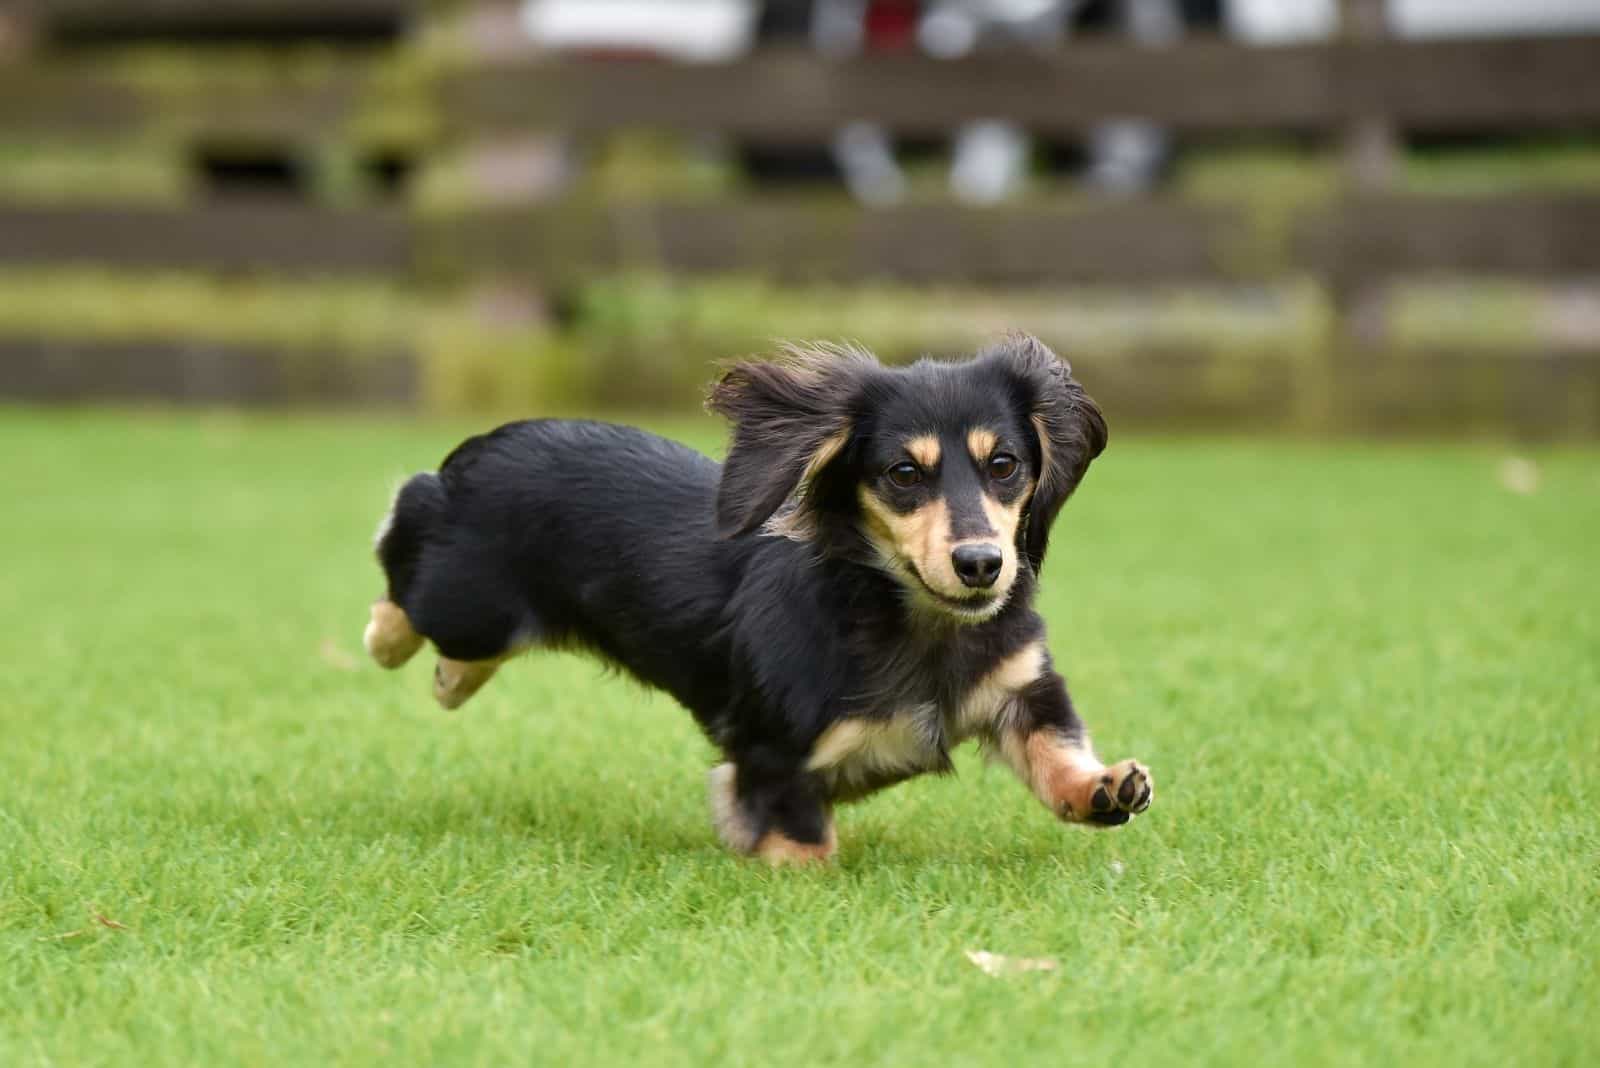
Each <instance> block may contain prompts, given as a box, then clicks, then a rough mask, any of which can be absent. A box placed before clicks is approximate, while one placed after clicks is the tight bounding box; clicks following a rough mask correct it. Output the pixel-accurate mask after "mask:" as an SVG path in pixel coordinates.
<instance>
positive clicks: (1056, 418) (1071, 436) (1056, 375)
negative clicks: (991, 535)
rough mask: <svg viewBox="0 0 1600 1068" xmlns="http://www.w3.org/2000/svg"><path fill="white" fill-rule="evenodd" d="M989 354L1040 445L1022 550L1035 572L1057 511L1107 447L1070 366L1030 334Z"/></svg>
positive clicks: (1100, 420) (1102, 425) (1100, 422)
mask: <svg viewBox="0 0 1600 1068" xmlns="http://www.w3.org/2000/svg"><path fill="white" fill-rule="evenodd" d="M987 355H988V356H989V357H990V358H991V359H996V360H1000V361H1002V362H1003V363H1004V365H1005V366H1006V368H1007V370H1008V371H1009V372H1010V374H1011V375H1012V377H1013V381H1014V383H1015V386H1016V395H1017V398H1018V401H1019V403H1020V405H1021V407H1022V409H1023V414H1024V415H1025V416H1026V417H1027V419H1028V422H1029V424H1030V425H1031V426H1032V427H1033V432H1034V434H1035V435H1036V437H1037V439H1038V446H1039V485H1038V487H1037V488H1036V489H1035V490H1034V493H1033V501H1032V502H1031V503H1030V504H1029V505H1028V514H1027V518H1026V523H1025V526H1024V529H1023V545H1022V549H1023V552H1024V553H1025V555H1026V556H1027V558H1028V562H1029V563H1030V564H1032V565H1033V570H1034V572H1035V573H1037V572H1038V571H1039V569H1040V568H1041V567H1043V566H1044V551H1045V547H1046V546H1047V545H1048V543H1049V541H1050V527H1051V524H1053V523H1054V522H1055V520H1056V513H1058V512H1060V511H1061V506H1062V505H1064V504H1066V503H1067V498H1068V497H1070V496H1072V491H1073V490H1075V489H1077V488H1078V483H1079V482H1080V481H1082V480H1083V475H1084V472H1085V471H1087V470H1088V469H1089V462H1090V461H1091V460H1093V459H1094V458H1095V457H1096V456H1099V455H1100V453H1101V452H1102V451H1103V450H1104V449H1105V447H1106V421H1105V417H1104V416H1102V415H1101V414H1100V408H1099V406H1098V405H1096V404H1095V402H1094V401H1092V400H1090V399H1089V395H1088V394H1087V393H1085V392H1084V391H1083V387H1082V386H1080V385H1078V383H1077V381H1076V380H1075V379H1074V378H1073V377H1072V368H1070V367H1069V366H1067V362H1066V361H1065V360H1063V359H1061V357H1059V356H1057V355H1056V354H1055V353H1053V352H1051V351H1050V349H1049V348H1047V347H1046V346H1045V345H1044V343H1043V342H1041V341H1040V340H1039V339H1038V338H1035V337H1033V336H1031V335H1028V334H1012V335H1010V336H1008V337H1007V338H1006V339H1005V341H1003V342H1001V343H1000V344H999V345H998V346H996V347H995V348H994V349H991V350H990V351H989V352H988V353H987Z"/></svg>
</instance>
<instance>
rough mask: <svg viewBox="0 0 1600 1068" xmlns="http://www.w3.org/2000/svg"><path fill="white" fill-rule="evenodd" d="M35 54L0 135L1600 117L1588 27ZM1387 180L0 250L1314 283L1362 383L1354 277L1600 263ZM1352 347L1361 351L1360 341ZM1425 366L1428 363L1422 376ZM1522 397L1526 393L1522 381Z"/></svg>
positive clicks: (1547, 223)
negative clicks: (1059, 43) (332, 52)
mask: <svg viewBox="0 0 1600 1068" xmlns="http://www.w3.org/2000/svg"><path fill="white" fill-rule="evenodd" d="M164 2H165V0H164ZM363 4H365V6H367V7H370V8H371V9H372V10H378V9H383V10H385V11H392V10H396V9H399V8H402V7H408V5H403V4H398V3H391V4H385V3H383V2H382V0H370V2H368V0H360V2H359V3H358V6H362V5H363ZM83 6H84V5H79V7H83ZM102 6H104V5H102ZM113 6H115V5H113ZM137 6H138V5H137V4H132V5H130V10H131V8H132V7H137ZM169 6H170V5H169ZM183 6H184V5H183V4H181V3H179V4H177V5H176V8H177V9H181V8H183ZM190 6H192V7H193V8H194V10H195V11H206V10H211V9H208V8H207V7H206V5H203V4H201V5H190ZM246 6H249V5H248V4H247V5H246ZM334 6H337V5H334ZM1353 6H1358V7H1359V6H1361V4H1360V3H1359V2H1358V3H1356V4H1355V5H1353ZM257 7H258V8H259V9H260V10H266V9H267V8H268V5H265V4H260V5H257ZM71 9H73V5H72V4H70V3H69V4H66V5H65V7H64V8H63V10H66V11H68V13H69V14H70V13H71ZM305 9H306V10H307V11H313V10H324V11H325V10H327V9H326V8H319V7H318V5H305ZM282 10H288V9H282ZM302 14H303V12H302ZM63 17H66V16H63ZM39 55H40V56H41V57H44V58H37V59H33V58H29V57H27V56H26V55H24V57H23V58H21V59H19V60H15V61H13V62H11V63H10V64H6V63H4V62H0V135H3V134H5V133H7V132H15V131H33V132H36V131H39V130H55V131H66V132H67V133H69V134H70V135H71V136H74V137H79V138H85V137H87V138H94V137H102V136H111V135H117V136H125V135H126V134H127V132H128V131H129V130H130V129H142V128H157V127H159V128H161V129H163V130H166V131H167V132H168V134H169V135H171V136H176V137H177V138H179V139H181V138H184V137H190V138H200V137H208V136H215V135H217V134H219V133H232V134H236V135H240V136H245V135H248V136H250V137H253V138H256V139H260V138H263V137H267V138H272V137H277V138H284V139H290V140H298V141H303V142H307V143H322V142H325V141H326V140H328V139H329V138H336V137H341V136H347V135H351V131H353V130H361V129H363V128H364V126H363V116H365V115H368V114H371V113H375V112H382V111H384V110H385V109H386V108H389V107H391V106H392V107H394V108H396V109H401V110H403V111H404V112H405V113H406V114H407V116H408V117H409V118H408V122H407V124H406V127H405V128H406V129H407V130H408V131H410V134H409V136H411V137H413V138H414V139H415V140H414V141H413V142H412V143H411V144H410V145H408V149H409V150H412V151H416V152H419V153H428V152H433V151H436V150H440V149H460V148H462V147H464V146H470V145H472V144H475V143H482V142H492V141H495V140H497V139H501V138H505V137H508V136H522V135H525V134H528V133H559V134H562V135H566V136H570V137H573V138H576V139H578V140H580V141H582V140H586V139H595V138H601V137H604V136H606V135H607V134H609V133H611V132H613V131H616V130H619V129H624V128H646V129H654V128H665V129H671V130H678V131H693V132H697V133H714V134H721V135H724V136H727V137H734V138H747V139H752V140H755V141H759V142H761V143H765V144H773V143H785V142H791V143H792V142H815V141H817V140H819V139H824V138H826V137H827V136H828V135H830V134H831V133H832V132H833V131H834V130H836V129H837V128H838V127H839V126H840V125H841V124H842V123H845V122H848V121H851V120H855V119H867V118H870V119H873V120H875V121H878V122H881V123H883V124H884V125H886V126H887V127H889V128H891V129H894V130H896V131H900V132H903V133H906V134H916V135H925V134H943V133H948V132H950V131H952V130H953V129H955V128H956V127H958V126H959V125H960V124H962V123H964V122H967V121H970V120H973V119H977V118H985V117H995V116H1000V117H1006V118H1010V119H1012V120H1015V121H1017V122H1019V123H1021V124H1022V125H1024V126H1025V127H1027V128H1029V129H1030V130H1033V131H1035V132H1038V133H1042V134H1063V135H1073V134H1078V133H1081V132H1083V131H1085V130H1087V129H1089V128H1091V127H1093V126H1094V125H1095V124H1097V123H1101V122H1104V121H1106V120H1107V119H1109V118H1142V119H1148V120H1151V121H1154V122H1157V123H1159V124H1161V125H1162V126H1165V127H1167V128H1170V129H1173V130H1176V131H1179V132H1200V133H1204V134H1206V135H1208V136H1210V135H1239V134H1245V135H1259V134H1268V133H1285V132H1288V133H1294V134H1297V135H1302V136H1303V135H1307V134H1310V135H1315V136H1319V137H1322V138H1324V139H1327V140H1329V141H1333V142H1345V143H1348V144H1349V145H1350V146H1352V147H1351V152H1352V158H1354V157H1355V155H1356V154H1357V153H1365V154H1366V156H1367V157H1370V156H1371V150H1372V145H1373V144H1374V138H1373V132H1374V131H1377V134H1378V137H1377V141H1376V143H1377V144H1378V145H1379V156H1380V157H1381V155H1382V152H1383V147H1382V143H1383V139H1384V138H1389V139H1391V141H1392V139H1394V138H1395V137H1397V136H1403V135H1404V134H1406V133H1408V132H1453V131H1481V132H1518V133H1521V132H1526V131H1530V130H1539V131H1553V132H1562V131H1594V130H1597V129H1600V37H1575V38H1549V39H1540V38H1531V39H1520V40H1452V41H1424V42H1418V41H1396V40H1388V39H1382V38H1375V37H1372V36H1370V35H1363V34H1359V33H1351V34H1348V35H1346V36H1344V37H1342V38H1341V39H1338V40H1335V41H1331V42H1327V43H1321V44H1314V45H1303V46H1293V47H1277V48H1255V47H1246V46H1243V45H1238V44H1232V43H1226V42H1222V41H1218V40H1197V41H1192V42H1184V43H1181V44H1179V45H1176V46H1174V47H1169V48H1161V49H1141V48H1133V47H1129V46H1125V45H1117V44H1110V43H1082V44H1076V43H1075V44H1073V45H1072V46H1071V47H1068V48H1064V49H1063V50H1061V51H1060V52H1058V53H1056V54H1052V55H1026V56H1020V55H980V56H976V57H972V58H969V59H962V60H956V61H943V60H935V59H930V58H925V57H920V56H913V55H904V56H884V57H872V58H870V59H860V60H853V61H844V62H841V61H830V60H827V59H824V58H821V57H819V56H816V55H813V54H801V53H798V52H781V51H780V52H763V53H757V54H755V55H752V56H750V57H749V58H746V59H741V60H739V61H736V62H732V63H727V64H720V65H710V66H690V65H672V64H657V63H604V64H594V63H575V62H551V61H549V60H545V59H540V58H538V57H535V56H532V55H528V54H523V53H520V52H518V51H517V50H515V49H512V50H509V51H502V53H501V54H499V55H496V56H492V57H487V56H479V57H466V58H463V57H459V56H458V57H457V58H456V60H455V61H453V62H443V63H434V64H432V65H427V66H426V73H425V74H417V73H416V72H415V71H414V70H413V71H411V72H410V73H409V74H408V75H407V76H405V77H396V76H394V75H393V73H392V72H387V73H386V72H385V71H383V70H382V69H380V67H379V65H378V64H375V63H372V62H370V61H369V60H363V61H352V62H351V63H348V64H336V65H332V66H331V67H328V68H326V69H321V70H319V71H317V72H314V73H313V74H309V75H308V74H307V73H306V72H304V71H299V72H297V73H296V74H294V75H293V76H292V77H291V76H290V75H288V74H285V75H284V76H283V77H282V78H280V79H275V78H272V77H267V78H259V77H258V78H253V79H248V78H247V79H240V78H234V77H230V76H228V75H227V73H226V72H225V71H222V70H217V71H212V72H210V73H206V72H205V71H204V70H203V69H202V71H201V73H200V74H198V75H192V76H191V77H190V79H189V81H188V82H187V83H186V91H185V92H182V93H181V94H176V95H175V94H174V91H173V90H172V89H171V88H170V87H160V86H152V85H150V84H148V83H146V82H142V81H140V80H139V79H138V78H137V77H135V76H132V75H128V74H126V73H123V72H119V71H117V70H94V69H90V68H87V67H83V66H78V67H74V66H71V65H70V63H71V61H70V60H69V61H56V60H53V59H50V58H48V52H47V51H45V52H41V53H39ZM208 79H210V80H209V81H208ZM369 125H370V124H369ZM378 126H379V127H380V128H381V127H382V124H378ZM174 131H175V133H174ZM1380 162H1381V160H1380ZM1390 170H1391V172H1392V168H1391V169H1390ZM1385 176H1386V171H1385V169H1384V168H1383V167H1381V166H1380V167H1378V168H1375V169H1374V168H1372V167H1370V166H1367V167H1361V166H1353V167H1352V169H1351V172H1350V179H1349V184H1348V186H1347V188H1346V189H1345V190H1344V191H1343V192H1341V193H1339V194H1337V195H1335V196H1333V197H1331V198H1320V199H1311V200H1303V201H1299V202H1290V203H1281V202H1276V201H1272V200H1263V199H1261V198H1257V197H1253V196H1252V195H1251V194H1250V191H1249V190H1243V191H1241V192H1240V195H1238V196H1237V197H1230V198H1228V199H1219V200H1214V201H1196V200H1193V199H1177V198H1173V197H1168V196H1161V195H1155V196H1149V197H1141V198H1137V199H1132V200H1119V199H1112V198H1099V199H1096V198H1083V197H1073V198H1071V199H1070V200H1065V201H1055V200H1046V201H1037V200H1028V201H1023V202H1019V203H1017V204H1010V205H1002V206H998V207H993V208H976V207H968V206H962V205H958V204H954V203H938V204H923V203H917V204H908V205H905V206H901V207H895V208H889V209H881V210H869V209H865V208H861V207H858V206H855V205H853V204H850V203H847V202H845V201H844V200H843V199H842V198H841V197H839V196H826V197H801V196H793V195H775V194H760V193H754V192H747V193H742V194H739V195H735V196H725V197H719V198H716V199H678V200H644V201H616V200H613V201H609V202H607V201H602V200H599V199H597V198H596V197H595V196H594V195H593V194H592V193H588V192H585V191H584V190H583V188H582V185H581V183H580V185H579V186H578V187H577V188H576V189H575V190H574V191H572V192H571V193H569V194H567V195H564V196H561V197H559V198H557V199H554V200H547V201H544V202H539V203H528V204H522V205H509V206H508V205H503V204H502V205H496V206H468V207H464V208H460V209H457V210H451V211H442V212H441V211H435V212H419V211H408V210H406V209H405V208H346V209H342V210H341V209H335V208H331V207H325V206H319V205H316V204H272V205H268V204H258V203H242V204H241V203H229V202H226V201H204V200H202V201H196V202H192V203H187V204H184V205H181V206H175V207H171V208H159V207H133V206H119V205H115V204H112V205H96V206H94V207H81V206H59V207H41V206H38V205H18V204H10V205H8V204H3V203H0V266H8V267H17V266H31V265H62V264H94V265H99V266H110V267H115V268H125V269H140V268H150V267H163V268H177V269H192V270H203V271H210V270H217V271H229V272H237V271H252V272H264V273H273V274H303V275H323V274H339V273H345V274H356V275H380V276H389V277H396V278H402V279H405V280H407V281H408V282H410V283H414V284H416V285H419V286H429V285H446V284H452V285H459V284H461V283H464V282H470V281H471V280H472V279H473V278H475V277H482V276H492V277H495V278H497V279H505V278H507V277H517V278H522V279H524V280H526V282H527V283H528V284H530V285H535V286H539V287H542V288H545V289H554V288H560V287H563V286H566V285H570V284H573V283H575V282H577V281H580V280H581V279H582V278H584V277H586V276H589V275H593V274H595V273H597V272H605V271H613V270H617V269H622V268H634V267H652V268H659V269H663V270H667V271H671V272H674V273H681V274H722V273H728V272H754V273H758V274H761V275H765V276H770V277H773V278H776V279H779V280H783V281H811V280H834V281H838V280H858V279H873V278H883V279H897V280H904V281H909V282H918V283H922V282H930V283H931V282H961V283H971V284H976V285H991V286H1028V285H1040V284H1057V283H1106V284H1115V285H1129V286H1144V285H1150V284H1156V283H1162V284H1164V283H1179V284H1183V283H1201V284H1209V283H1218V282H1221V283H1230V282H1240V281H1262V280H1273V279H1278V278H1284V277H1306V276H1309V277H1313V278H1317V279H1320V280H1322V281H1323V282H1324V283H1325V284H1326V286H1327V287H1328V290H1329V291H1330V292H1331V293H1333V294H1334V295H1335V297H1336V301H1335V304H1336V307H1337V308H1338V310H1339V312H1340V314H1341V315H1343V316H1344V317H1345V318H1346V319H1347V320H1348V321H1347V323H1346V325H1345V328H1344V329H1341V330H1339V331H1337V332H1336V339H1337V340H1336V343H1335V344H1334V345H1333V346H1332V349H1331V350H1330V352H1329V354H1328V356H1327V359H1328V361H1329V367H1328V368H1326V369H1325V372H1326V373H1325V374H1324V376H1323V380H1324V381H1329V380H1334V379H1337V378H1338V377H1339V376H1340V375H1341V374H1344V373H1346V370H1347V369H1349V368H1354V367H1357V366H1359V367H1360V368H1361V372H1360V374H1361V376H1362V377H1363V379H1368V380H1370V379H1371V378H1372V370H1373V366H1374V365H1373V361H1374V360H1375V359H1380V358H1381V351H1382V344H1383V339H1382V338H1381V336H1377V335H1374V334H1373V333H1372V332H1371V331H1363V330H1362V329H1359V328H1358V326H1357V324H1358V323H1359V321H1360V320H1361V319H1362V317H1363V316H1365V315H1366V314H1367V306H1368V304H1369V303H1370V300H1371V299H1372V297H1371V295H1372V294H1376V293H1381V292H1382V291H1383V289H1384V287H1385V286H1386V285H1387V284H1388V283H1389V282H1391V281H1392V280H1394V279H1397V278H1407V277H1415V276H1457V277H1459V276H1467V277H1471V276H1485V277H1496V278H1504V277H1511V278H1523V279H1562V278H1572V277H1583V276H1595V275H1600V191H1597V192H1596V193H1581V192H1579V193H1565V194H1555V193H1536V192H1515V193H1502V194H1495V195H1461V196H1420V195H1408V194H1405V193H1403V192H1399V191H1397V190H1395V189H1394V188H1393V187H1390V186H1387V185H1386V183H1385ZM1362 345H1367V346H1369V347H1372V348H1374V349H1375V352H1369V353H1367V354H1365V355H1357V354H1353V350H1355V349H1357V348H1359V347H1360V346H1362ZM1594 348H1596V349H1597V350H1600V338H1597V339H1596V344H1595V346H1594ZM13 351H15V346H13ZM1508 355H1509V354H1508ZM1161 358H1162V359H1163V360H1170V359H1171V358H1172V357H1171V355H1170V354H1163V356H1162V357H1161ZM1515 358H1516V360H1517V361H1518V362H1517V363H1516V365H1515V368H1520V369H1521V370H1517V369H1515V368H1514V369H1513V370H1512V371H1510V372H1508V373H1509V374H1510V375H1511V378H1510V379H1507V381H1513V380H1515V381H1516V382H1532V383H1535V384H1534V385H1532V386H1528V387H1527V389H1531V390H1533V392H1534V393H1535V394H1538V393H1539V392H1540V391H1541V390H1544V389H1549V390H1552V391H1556V390H1559V391H1560V392H1561V396H1560V397H1559V398H1557V397H1555V396H1553V395H1552V397H1551V398H1549V401H1550V403H1549V407H1550V408H1551V409H1552V410H1555V409H1557V408H1559V409H1560V410H1562V411H1566V412H1569V413H1570V412H1572V411H1574V410H1576V411H1577V412H1578V415H1577V416H1575V417H1574V418H1573V420H1571V421H1573V422H1574V423H1575V425H1577V426H1578V427H1579V428H1581V429H1586V430H1591V431H1594V430H1600V371H1597V370H1596V369H1597V368H1600V352H1597V353H1596V354H1595V358H1588V357H1585V358H1583V359H1577V358H1575V357H1574V356H1573V355H1572V354H1571V353H1560V354H1532V355H1531V356H1530V355H1529V354H1525V353H1524V354H1516V356H1515ZM1541 361H1542V362H1541ZM1542 366H1543V367H1546V370H1548V368H1550V367H1559V371H1558V372H1557V371H1550V372H1549V373H1545V372H1544V371H1540V370H1538V368H1539V367H1542ZM1445 373H1448V364H1445V365H1442V366H1433V365H1430V369H1429V371H1428V374H1445ZM1518 374H1523V375H1524V377H1523V378H1521V379H1517V378H1516V376H1517V375H1518ZM1538 383H1544V384H1543V385H1539V384H1538ZM1527 389H1522V387H1520V386H1519V387H1518V390H1517V391H1520V393H1519V395H1522V394H1526V393H1527ZM1574 391H1576V393H1577V395H1578V397H1579V401H1578V403H1577V406H1576V409H1574V402H1573V401H1572V395H1573V393H1574ZM1131 402H1132V403H1137V398H1131ZM1415 403H1418V404H1425V403H1427V401H1426V399H1425V398H1422V399H1418V400H1417V401H1416V402H1415ZM1516 403H1517V405H1518V406H1520V407H1521V408H1525V409H1528V410H1530V411H1532V410H1537V409H1538V408H1539V405H1538V403H1536V402H1535V401H1530V400H1529V399H1528V398H1527V396H1525V395H1523V396H1522V397H1521V399H1520V400H1518V401H1517V402H1516Z"/></svg>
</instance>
